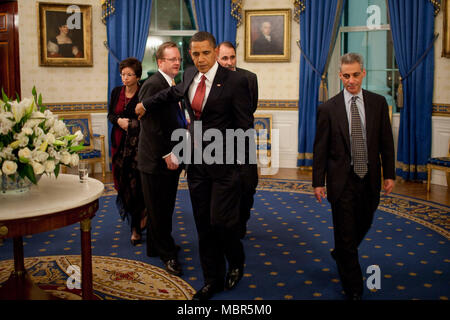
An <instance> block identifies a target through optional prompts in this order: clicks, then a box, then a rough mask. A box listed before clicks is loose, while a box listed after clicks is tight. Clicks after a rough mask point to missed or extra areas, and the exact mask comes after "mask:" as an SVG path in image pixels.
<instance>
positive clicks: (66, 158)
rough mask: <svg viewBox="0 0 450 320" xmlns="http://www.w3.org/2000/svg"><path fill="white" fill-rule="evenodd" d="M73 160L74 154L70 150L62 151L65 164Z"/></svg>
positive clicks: (62, 160)
mask: <svg viewBox="0 0 450 320" xmlns="http://www.w3.org/2000/svg"><path fill="white" fill-rule="evenodd" d="M71 161H72V156H71V155H70V153H69V152H67V151H63V152H62V153H61V162H62V163H63V164H65V165H68V164H69V163H70V162H71Z"/></svg>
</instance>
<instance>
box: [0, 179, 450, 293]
mask: <svg viewBox="0 0 450 320" xmlns="http://www.w3.org/2000/svg"><path fill="white" fill-rule="evenodd" d="M449 209H450V208H449V207H447V206H443V205H439V204H436V203H431V202H427V201H423V200H418V199H413V198H409V197H405V196H401V195H396V194H393V195H392V196H387V197H382V199H381V203H380V206H379V209H378V210H377V212H376V214H375V219H374V224H373V226H372V228H371V230H370V232H369V233H368V235H367V236H366V239H365V241H364V242H363V243H362V245H361V247H360V263H361V266H362V269H363V274H366V278H369V277H370V276H371V274H372V273H366V269H367V267H368V266H370V265H378V266H379V268H380V275H381V278H380V280H381V288H380V289H379V290H374V289H372V290H368V289H367V288H366V290H365V292H364V296H363V298H364V299H367V300H410V299H424V300H448V298H449V297H450V272H449V270H450V268H449V265H450V242H449V239H450V216H449V211H450V210H449ZM173 230H174V237H175V240H176V242H177V243H178V244H179V245H180V246H181V247H182V250H181V251H180V254H179V260H180V262H181V263H182V265H183V270H184V275H183V276H182V278H183V279H184V280H185V281H186V282H187V283H189V284H190V285H191V286H192V287H193V288H195V289H198V288H200V287H201V286H202V283H203V278H202V275H201V268H200V264H199V258H198V250H197V236H196V230H195V224H194V221H193V216H192V208H191V204H190V200H189V194H188V190H187V187H186V182H185V181H182V182H181V184H180V190H179V192H178V196H177V204H176V210H175V213H174V219H173ZM129 237H130V230H129V226H128V225H127V224H126V223H125V222H123V221H122V220H121V219H120V217H119V215H118V213H117V210H116V208H115V195H114V191H113V189H112V186H111V185H107V186H106V192H105V195H104V196H103V197H102V198H101V199H100V209H99V211H98V212H97V215H96V217H95V218H94V219H93V223H92V246H93V252H92V253H93V255H95V256H109V257H117V258H123V259H130V260H136V261H141V262H145V263H148V264H151V265H154V266H157V267H161V268H162V267H163V264H162V262H161V261H160V260H159V258H149V257H147V256H146V253H145V244H143V245H138V246H136V247H133V246H132V245H131V244H130V241H129ZM144 237H145V234H144ZM79 241H80V236H79V225H72V226H69V227H66V228H62V229H59V230H55V231H52V232H47V233H41V234H36V235H32V236H26V237H24V244H25V245H24V251H25V257H33V256H51V255H76V254H79V253H80V249H79V248H80V244H79ZM244 246H245V252H246V268H245V274H244V278H243V279H242V281H241V282H240V283H239V285H238V286H237V287H236V288H235V289H234V290H232V291H226V292H221V293H219V294H217V295H215V296H214V299H221V300H231V299H233V300H341V299H344V295H343V293H342V292H341V284H340V281H339V277H338V274H337V269H336V264H335V262H334V260H332V258H331V256H330V250H331V249H332V248H333V230H332V217H331V209H330V206H329V204H328V203H327V202H325V203H323V204H319V203H317V201H315V199H314V196H313V194H312V188H311V184H310V182H308V181H298V180H280V179H278V180H274V179H261V180H260V184H259V187H258V192H257V194H256V196H255V205H254V209H253V212H252V217H251V219H250V221H249V230H248V234H247V236H246V238H245V239H244ZM12 258H13V256H12V240H11V239H8V240H5V242H4V243H3V245H0V260H5V259H12Z"/></svg>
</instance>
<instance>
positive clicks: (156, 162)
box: [138, 72, 184, 174]
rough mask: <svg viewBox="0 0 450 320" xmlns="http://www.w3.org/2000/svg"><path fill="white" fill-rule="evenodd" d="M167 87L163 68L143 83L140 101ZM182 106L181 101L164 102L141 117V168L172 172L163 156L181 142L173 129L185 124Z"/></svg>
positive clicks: (155, 171)
mask: <svg viewBox="0 0 450 320" xmlns="http://www.w3.org/2000/svg"><path fill="white" fill-rule="evenodd" d="M167 88H170V85H169V84H168V83H167V80H166V79H165V78H164V76H163V75H162V74H161V73H160V72H156V73H155V74H153V75H152V76H151V77H150V78H148V79H147V80H146V81H145V82H144V84H143V85H142V88H141V89H140V91H139V101H142V100H143V99H145V98H149V97H151V96H153V95H155V94H157V93H158V92H160V91H162V90H164V89H167ZM179 109H180V105H179V104H178V103H177V102H174V101H173V102H168V103H164V104H163V105H162V106H161V108H158V109H152V110H147V113H148V114H147V116H146V117H143V118H142V119H141V132H140V136H139V152H138V169H139V170H140V171H143V172H146V173H150V174H157V173H158V174H160V173H169V169H167V165H166V162H165V161H164V159H163V156H165V155H167V154H169V153H170V152H171V150H172V148H173V147H174V145H175V144H176V143H177V142H176V141H171V135H172V132H173V130H176V129H178V128H183V127H184V126H183V125H182V124H181V123H180V121H179V118H178V115H179ZM183 117H184V112H183Z"/></svg>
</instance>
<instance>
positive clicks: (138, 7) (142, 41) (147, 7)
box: [106, 0, 152, 155]
mask: <svg viewBox="0 0 450 320" xmlns="http://www.w3.org/2000/svg"><path fill="white" fill-rule="evenodd" d="M113 6H114V9H115V10H114V12H113V13H112V14H111V15H109V16H108V17H107V19H106V32H107V39H108V48H109V54H108V100H109V96H110V93H111V90H112V89H114V88H115V87H117V86H120V85H122V79H121V78H120V75H119V63H120V61H122V60H123V59H126V58H128V57H135V58H137V59H138V60H139V61H142V59H143V58H144V53H145V45H146V43H147V37H148V29H149V27H150V16H151V9H152V0H115V1H114V2H113ZM111 129H112V126H111V123H109V121H108V137H111ZM108 143H109V146H110V148H109V150H110V152H109V153H110V155H111V140H110V139H108Z"/></svg>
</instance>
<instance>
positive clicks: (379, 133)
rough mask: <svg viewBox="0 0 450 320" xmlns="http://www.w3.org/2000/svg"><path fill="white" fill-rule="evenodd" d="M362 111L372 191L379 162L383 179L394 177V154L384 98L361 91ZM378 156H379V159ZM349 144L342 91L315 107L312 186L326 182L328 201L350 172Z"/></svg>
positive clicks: (376, 188)
mask: <svg viewBox="0 0 450 320" xmlns="http://www.w3.org/2000/svg"><path fill="white" fill-rule="evenodd" d="M363 100H364V108H365V113H366V137H367V141H366V142H367V152H368V154H367V156H368V175H369V179H370V185H371V188H372V190H373V192H374V193H379V192H380V189H381V165H382V166H383V176H384V178H385V179H395V154H394V140H393V137H392V128H391V123H390V120H389V110H388V105H387V103H386V99H385V98H384V97H383V96H381V95H378V94H375V93H372V92H370V91H366V90H363ZM380 158H381V159H380ZM350 170H352V169H351V144H350V133H349V123H348V118H347V113H346V109H345V101H344V92H343V91H341V92H340V93H339V94H337V95H336V96H334V97H333V98H331V99H330V100H328V101H327V102H325V103H324V104H322V105H320V106H319V107H318V109H317V126H316V137H315V141H314V155H313V187H322V186H324V185H325V179H326V185H327V198H328V200H329V201H330V203H333V202H335V201H336V200H338V199H339V197H340V195H341V193H342V191H343V188H344V186H345V183H346V181H347V179H348V177H349V174H350V173H351V171H350Z"/></svg>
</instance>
